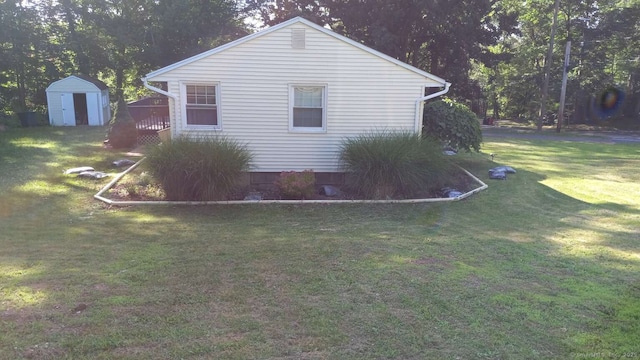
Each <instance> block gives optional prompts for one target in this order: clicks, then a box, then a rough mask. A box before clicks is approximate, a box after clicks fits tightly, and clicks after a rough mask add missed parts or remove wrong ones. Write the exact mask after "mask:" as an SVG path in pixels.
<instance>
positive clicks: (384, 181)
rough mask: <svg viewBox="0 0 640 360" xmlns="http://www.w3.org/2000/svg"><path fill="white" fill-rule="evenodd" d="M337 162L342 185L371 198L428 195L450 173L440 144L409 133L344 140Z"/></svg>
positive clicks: (383, 134)
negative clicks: (340, 169)
mask: <svg viewBox="0 0 640 360" xmlns="http://www.w3.org/2000/svg"><path fill="white" fill-rule="evenodd" d="M340 159H341V161H342V164H343V167H344V170H345V172H346V177H345V182H346V184H345V185H346V186H347V187H348V188H349V189H350V190H351V191H353V192H357V193H359V194H361V195H362V196H365V197H368V198H372V199H387V198H397V197H400V198H411V197H415V196H418V195H420V194H423V193H428V192H429V191H430V190H431V189H435V188H439V187H441V186H442V185H443V184H444V183H445V180H446V179H447V178H448V176H449V175H450V174H451V165H450V163H449V161H448V160H447V159H446V157H445V155H443V153H442V147H441V145H440V142H439V141H438V140H435V139H431V138H423V137H421V136H420V135H419V134H416V133H412V132H388V131H383V132H372V133H366V134H363V135H360V136H357V137H354V138H350V139H346V140H345V141H344V142H343V144H342V149H341V154H340Z"/></svg>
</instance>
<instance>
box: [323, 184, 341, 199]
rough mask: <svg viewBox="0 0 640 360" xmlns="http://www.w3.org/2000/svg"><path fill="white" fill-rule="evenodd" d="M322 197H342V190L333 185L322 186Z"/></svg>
mask: <svg viewBox="0 0 640 360" xmlns="http://www.w3.org/2000/svg"><path fill="white" fill-rule="evenodd" d="M320 195H325V196H329V197H333V196H338V195H340V189H338V188H337V187H335V186H332V185H322V186H321V187H320Z"/></svg>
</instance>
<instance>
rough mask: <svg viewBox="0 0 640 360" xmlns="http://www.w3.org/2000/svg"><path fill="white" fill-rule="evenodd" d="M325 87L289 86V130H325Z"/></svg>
mask: <svg viewBox="0 0 640 360" xmlns="http://www.w3.org/2000/svg"><path fill="white" fill-rule="evenodd" d="M326 98H327V87H326V86H324V85H320V86H317V85H290V86H289V130H290V131H298V132H324V131H326V130H327V126H326V125H327V120H326V119H327V117H326V113H327V102H326V101H325V100H326Z"/></svg>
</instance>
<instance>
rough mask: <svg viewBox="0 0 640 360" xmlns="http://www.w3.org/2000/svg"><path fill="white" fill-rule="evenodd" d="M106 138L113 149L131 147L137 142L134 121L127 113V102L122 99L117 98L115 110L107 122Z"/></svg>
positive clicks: (136, 130)
mask: <svg viewBox="0 0 640 360" xmlns="http://www.w3.org/2000/svg"><path fill="white" fill-rule="evenodd" d="M107 138H108V139H109V145H111V146H112V147H113V148H114V149H126V148H132V147H133V146H135V144H136V143H137V142H138V129H137V128H136V122H135V120H133V117H131V113H129V108H128V107H127V103H126V102H125V101H124V100H122V99H120V100H118V103H117V104H116V111H115V112H114V114H113V118H112V119H111V121H110V122H109V130H108V133H107Z"/></svg>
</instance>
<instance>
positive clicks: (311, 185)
mask: <svg viewBox="0 0 640 360" xmlns="http://www.w3.org/2000/svg"><path fill="white" fill-rule="evenodd" d="M275 185H276V187H277V188H278V190H279V191H280V195H281V196H282V197H283V198H284V199H308V198H310V197H312V196H313V194H314V193H315V191H316V177H315V175H314V173H313V170H305V171H302V172H297V171H283V172H281V173H280V177H279V178H278V179H277V180H276V182H275Z"/></svg>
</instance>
